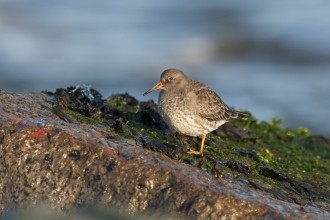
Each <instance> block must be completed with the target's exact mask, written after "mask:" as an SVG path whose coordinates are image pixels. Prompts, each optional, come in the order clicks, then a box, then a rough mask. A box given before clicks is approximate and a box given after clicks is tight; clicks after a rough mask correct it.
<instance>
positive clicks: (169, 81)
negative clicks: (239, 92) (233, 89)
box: [143, 69, 249, 156]
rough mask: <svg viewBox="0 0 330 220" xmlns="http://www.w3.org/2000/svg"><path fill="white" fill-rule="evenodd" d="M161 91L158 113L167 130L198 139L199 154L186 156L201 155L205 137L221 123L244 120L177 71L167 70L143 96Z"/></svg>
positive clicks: (211, 91)
mask: <svg viewBox="0 0 330 220" xmlns="http://www.w3.org/2000/svg"><path fill="white" fill-rule="evenodd" d="M157 89H161V91H160V93H159V97H158V105H159V111H160V114H161V115H162V117H163V119H164V121H165V123H166V124H167V125H168V126H169V127H170V129H171V130H174V131H177V132H179V133H182V134H186V135H189V136H202V143H201V147H200V150H199V151H194V150H190V149H189V151H188V152H187V153H188V154H195V155H202V156H203V148H204V141H205V138H206V135H207V134H208V133H210V132H211V131H214V130H215V129H217V128H218V127H219V126H221V125H223V124H224V123H226V122H228V121H231V120H235V119H247V118H248V116H249V115H248V114H246V113H243V112H240V111H237V110H235V109H232V108H230V107H228V106H227V105H226V104H225V103H224V102H223V101H222V100H221V98H220V97H219V96H218V95H217V94H216V93H215V92H214V91H213V90H212V89H210V88H209V87H207V86H205V85H203V84H202V83H200V82H197V81H195V80H193V79H189V78H188V77H187V76H186V75H185V74H184V73H183V72H182V71H180V70H178V69H167V70H165V71H164V72H163V73H162V75H161V76H160V81H159V83H157V84H156V85H155V86H154V87H152V88H151V89H149V90H148V91H147V92H145V93H144V94H143V95H147V94H148V93H150V92H152V91H154V90H157Z"/></svg>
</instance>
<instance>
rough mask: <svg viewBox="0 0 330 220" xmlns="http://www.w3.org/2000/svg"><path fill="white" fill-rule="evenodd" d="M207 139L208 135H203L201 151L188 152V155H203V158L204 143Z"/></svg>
mask: <svg viewBox="0 0 330 220" xmlns="http://www.w3.org/2000/svg"><path fill="white" fill-rule="evenodd" d="M205 139H206V134H202V144H201V149H200V150H199V151H195V150H190V149H188V150H189V151H188V152H187V153H188V154H195V155H202V156H203V149H204V142H205Z"/></svg>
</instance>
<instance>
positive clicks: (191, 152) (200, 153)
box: [187, 148, 203, 156]
mask: <svg viewBox="0 0 330 220" xmlns="http://www.w3.org/2000/svg"><path fill="white" fill-rule="evenodd" d="M187 154H193V155H201V156H203V150H202V151H195V150H191V149H189V148H188V151H187Z"/></svg>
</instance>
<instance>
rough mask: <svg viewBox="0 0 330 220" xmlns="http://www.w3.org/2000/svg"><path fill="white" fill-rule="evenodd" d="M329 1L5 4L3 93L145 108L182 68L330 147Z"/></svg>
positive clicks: (1, 18) (1, 4) (16, 0)
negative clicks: (116, 101)
mask: <svg viewBox="0 0 330 220" xmlns="http://www.w3.org/2000/svg"><path fill="white" fill-rule="evenodd" d="M329 12H330V2H329V1H326V0H315V1H283V0H280V1H256V0H255V1H254V0H252V1H207V2H205V1H195V2H192V1H188V0H183V1H180V2H178V1H174V0H168V1H162V2H159V1H151V0H141V1H135V2H133V1H105V0H101V1H85V0H81V1H64V0H59V1H44V0H30V1H25V0H1V1H0V89H2V90H6V91H12V92H18V93H27V92H33V91H41V90H48V91H55V89H56V88H60V87H62V88H66V87H67V86H70V85H73V86H74V85H77V84H82V83H87V84H91V85H92V86H93V87H94V88H95V89H97V90H98V91H100V92H101V93H102V94H103V96H104V98H106V97H108V96H109V95H111V94H112V93H116V92H120V93H124V92H129V93H130V94H132V95H133V96H135V97H136V98H137V99H139V100H140V101H142V100H147V99H149V98H152V99H154V100H156V99H157V96H158V92H154V93H151V94H149V95H148V96H146V97H143V96H142V94H143V93H144V92H145V91H147V90H148V89H149V88H150V87H151V86H153V85H154V84H155V83H156V82H158V80H159V76H160V74H161V73H162V71H163V70H165V69H167V68H171V67H175V68H179V69H181V70H182V71H183V72H185V73H186V74H187V75H188V76H189V77H191V78H194V79H196V80H198V81H200V82H202V83H204V84H206V85H208V86H209V87H211V88H212V89H213V90H215V92H216V93H218V94H219V95H220V97H221V98H222V99H223V100H224V101H225V102H226V103H227V104H228V105H229V106H234V107H235V108H237V109H247V110H249V111H250V112H252V114H253V115H254V116H256V117H257V118H259V119H260V120H270V119H271V118H273V117H277V118H280V117H285V122H284V124H283V125H285V126H289V127H291V128H298V127H299V126H305V127H308V128H309V129H310V130H311V131H312V132H313V133H314V134H322V135H324V136H326V137H328V138H330V123H328V121H329V118H330V98H329V95H330V13H329Z"/></svg>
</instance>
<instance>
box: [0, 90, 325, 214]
mask: <svg viewBox="0 0 330 220" xmlns="http://www.w3.org/2000/svg"><path fill="white" fill-rule="evenodd" d="M57 104H58V103H56V99H55V97H54V96H53V95H49V94H44V93H29V94H15V93H10V92H4V91H0V157H1V158H0V174H1V175H0V187H1V191H0V211H1V212H2V213H3V212H7V211H8V210H13V209H17V208H20V207H27V206H34V205H37V204H44V205H47V206H49V207H51V208H52V209H55V210H61V211H72V210H75V209H80V208H84V207H88V206H89V205H91V204H94V205H95V204H98V205H100V206H102V207H109V208H112V209H113V208H115V209H117V210H118V211H120V212H121V213H128V214H129V215H130V216H132V217H135V216H146V217H149V218H153V219H155V218H159V217H162V216H164V213H166V216H167V218H171V219H221V218H227V219H233V218H235V219H315V217H316V216H317V219H329V218H330V214H329V211H327V208H324V207H326V205H324V203H322V204H321V205H319V206H316V205H315V204H312V205H309V204H306V205H304V207H302V206H300V205H297V204H294V203H289V202H285V201H281V200H278V199H276V198H274V197H272V196H271V195H270V194H267V193H265V192H262V191H260V190H258V189H256V188H255V187H253V186H251V184H250V183H249V182H246V181H241V180H235V179H229V178H228V179H226V178H216V175H212V174H210V173H208V172H206V171H205V170H203V169H199V168H198V167H195V166H191V165H189V164H186V163H182V162H179V161H176V160H173V159H171V158H169V157H168V156H166V155H164V154H161V153H158V152H154V151H151V150H149V149H146V148H144V147H143V146H142V144H143V143H142V142H143V141H136V140H135V141H132V140H131V139H125V138H123V137H121V136H119V135H118V134H117V133H114V132H113V131H112V130H110V129H109V128H108V127H106V126H102V125H88V124H81V123H78V122H77V121H75V120H74V119H73V120H64V119H62V118H63V117H62V114H59V115H60V116H61V117H59V116H57V115H58V114H55V113H54V112H53V110H52V109H53V106H54V105H57ZM133 135H134V134H133ZM142 139H143V138H142ZM139 143H140V144H139ZM135 145H136V146H135ZM234 165H235V164H234ZM240 165H241V164H240ZM235 166H236V165H235ZM244 169H245V168H244ZM217 170H218V171H219V173H220V172H221V167H218V168H217ZM258 187H261V186H260V185H258ZM169 216H171V217H169Z"/></svg>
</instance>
